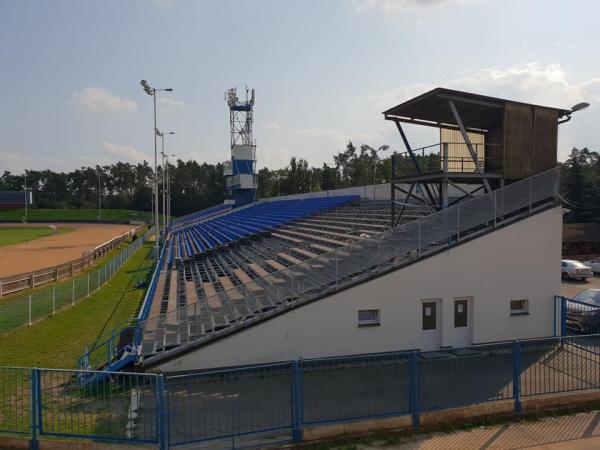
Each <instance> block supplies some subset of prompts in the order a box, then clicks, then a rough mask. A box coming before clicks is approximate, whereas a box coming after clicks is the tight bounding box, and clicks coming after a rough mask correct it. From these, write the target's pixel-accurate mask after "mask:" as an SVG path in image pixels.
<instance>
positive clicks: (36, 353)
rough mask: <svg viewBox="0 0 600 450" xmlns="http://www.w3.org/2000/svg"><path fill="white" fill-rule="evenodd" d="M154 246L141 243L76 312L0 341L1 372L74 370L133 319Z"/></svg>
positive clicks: (61, 314) (73, 309) (60, 314)
mask: <svg viewBox="0 0 600 450" xmlns="http://www.w3.org/2000/svg"><path fill="white" fill-rule="evenodd" d="M151 252H152V244H151V243H145V244H144V245H143V246H142V247H141V249H140V250H139V251H138V252H136V254H135V255H133V256H132V257H131V258H130V259H129V261H127V262H126V263H125V264H124V266H123V267H122V268H121V270H120V271H119V272H118V273H117V274H116V275H115V277H114V278H113V279H112V280H110V281H109V282H108V283H107V284H106V286H104V287H103V288H102V289H100V290H98V291H97V292H96V293H94V294H93V295H91V296H90V297H89V298H87V299H85V300H82V301H80V302H79V303H76V304H75V305H74V306H72V307H70V308H68V309H65V310H63V311H59V312H57V313H56V315H54V316H51V317H48V318H46V319H44V320H41V321H40V322H38V323H35V324H33V325H31V326H25V327H21V328H19V329H17V330H16V331H14V332H13V333H10V334H7V335H5V336H2V337H0V366H27V367H50V368H75V367H76V366H77V359H78V358H79V356H81V355H82V354H83V352H84V351H85V347H86V346H87V345H89V344H91V343H93V342H94V341H95V340H96V339H98V338H99V337H100V336H102V335H103V334H105V333H107V332H109V331H110V330H112V329H113V328H115V327H116V326H118V325H120V324H121V323H123V322H124V321H126V320H127V319H129V318H130V317H131V316H134V315H135V314H136V312H137V311H138V309H139V306H140V304H141V302H142V300H143V297H144V293H145V289H138V288H136V287H135V285H136V284H137V283H138V282H139V281H141V280H143V279H145V278H146V277H148V276H149V273H150V270H151V268H152V264H153V262H152V253H151Z"/></svg>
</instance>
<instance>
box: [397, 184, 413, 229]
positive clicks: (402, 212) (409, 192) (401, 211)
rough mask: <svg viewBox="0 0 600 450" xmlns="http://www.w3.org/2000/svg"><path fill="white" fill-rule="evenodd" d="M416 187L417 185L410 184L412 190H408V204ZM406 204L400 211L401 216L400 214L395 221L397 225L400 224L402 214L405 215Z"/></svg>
mask: <svg viewBox="0 0 600 450" xmlns="http://www.w3.org/2000/svg"><path fill="white" fill-rule="evenodd" d="M414 187H415V183H411V184H410V188H409V189H408V195H407V196H406V202H408V199H409V197H410V196H411V195H412V191H413V189H414ZM406 202H404V204H403V205H402V209H401V210H400V214H398V219H397V220H396V221H395V225H398V224H399V223H400V219H402V214H404V210H405V209H406Z"/></svg>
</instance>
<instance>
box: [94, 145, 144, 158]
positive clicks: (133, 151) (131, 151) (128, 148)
mask: <svg viewBox="0 0 600 450" xmlns="http://www.w3.org/2000/svg"><path fill="white" fill-rule="evenodd" d="M102 147H103V149H104V151H105V152H107V153H109V154H111V155H113V156H116V157H118V158H120V159H122V158H124V159H126V160H128V161H133V162H141V161H143V160H148V156H146V154H144V152H142V151H140V150H138V149H137V148H135V147H134V146H133V145H127V144H112V143H110V142H107V141H103V142H102Z"/></svg>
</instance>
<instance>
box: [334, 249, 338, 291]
mask: <svg viewBox="0 0 600 450" xmlns="http://www.w3.org/2000/svg"><path fill="white" fill-rule="evenodd" d="M334 253H335V287H336V288H337V286H338V251H337V247H336V248H335V250H334Z"/></svg>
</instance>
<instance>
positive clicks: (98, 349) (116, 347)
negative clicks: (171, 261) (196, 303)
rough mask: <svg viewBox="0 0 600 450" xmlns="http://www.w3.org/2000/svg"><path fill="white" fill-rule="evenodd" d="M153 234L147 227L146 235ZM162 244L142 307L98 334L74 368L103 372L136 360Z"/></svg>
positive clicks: (158, 266) (162, 250) (153, 288)
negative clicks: (131, 315)
mask: <svg viewBox="0 0 600 450" xmlns="http://www.w3.org/2000/svg"><path fill="white" fill-rule="evenodd" d="M152 233H153V230H152V229H151V230H150V231H148V233H147V234H146V236H148V235H150V234H152ZM164 255H165V246H164V245H163V246H162V248H161V252H160V255H159V258H158V262H157V266H156V267H157V268H156V269H155V270H154V271H153V273H152V278H151V279H150V283H149V285H148V288H147V289H146V295H145V296H144V300H143V302H142V306H141V308H140V311H139V313H138V315H137V317H134V318H131V319H130V320H128V321H126V322H124V323H122V324H120V325H119V326H117V327H116V328H114V329H113V330H111V331H110V332H109V333H107V334H105V335H104V336H102V337H100V338H99V339H97V340H96V342H95V343H93V344H92V345H91V346H90V347H89V348H87V349H86V350H85V352H84V354H83V355H82V356H81V357H80V358H79V362H78V367H79V369H80V370H90V369H98V368H103V369H104V370H105V371H117V370H121V369H122V368H123V367H126V366H128V365H129V364H131V363H133V362H135V361H137V359H138V357H139V349H140V346H141V335H140V328H139V326H138V323H139V322H140V321H144V320H146V319H147V318H148V314H149V312H150V306H151V305H152V298H154V294H155V292H156V285H157V282H158V278H159V276H160V271H161V269H162V267H163V265H164V259H165V256H164ZM101 377H103V376H102V375H92V376H91V377H88V378H89V380H88V381H92V380H94V381H97V379H98V378H101Z"/></svg>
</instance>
